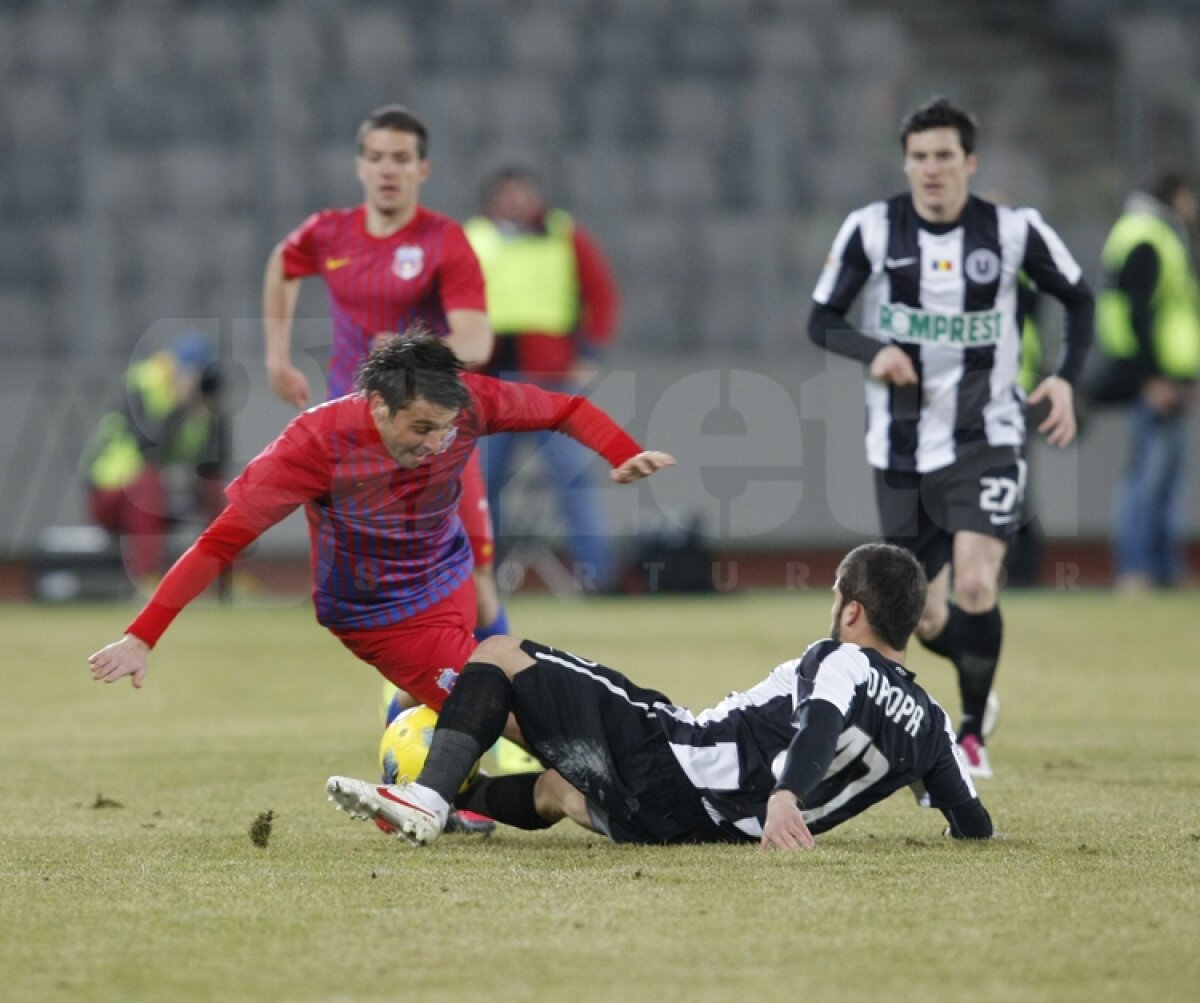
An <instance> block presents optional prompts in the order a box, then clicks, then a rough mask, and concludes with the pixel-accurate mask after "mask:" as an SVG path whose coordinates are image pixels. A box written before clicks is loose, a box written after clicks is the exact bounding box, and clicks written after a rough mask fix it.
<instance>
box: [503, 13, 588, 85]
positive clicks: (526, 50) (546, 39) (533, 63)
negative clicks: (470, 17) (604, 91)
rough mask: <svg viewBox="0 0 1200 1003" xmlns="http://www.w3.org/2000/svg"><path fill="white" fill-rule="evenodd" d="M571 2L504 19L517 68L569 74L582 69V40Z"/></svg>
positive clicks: (508, 42)
mask: <svg viewBox="0 0 1200 1003" xmlns="http://www.w3.org/2000/svg"><path fill="white" fill-rule="evenodd" d="M567 6H569V5H561V6H554V7H544V8H540V9H536V10H530V11H528V12H525V13H522V14H516V15H512V16H510V17H507V18H505V20H504V31H505V36H506V39H507V47H508V49H509V52H510V53H511V54H512V61H513V66H514V68H516V69H518V70H520V71H521V72H523V73H536V74H539V75H552V76H567V75H570V74H574V73H576V72H577V71H578V70H579V69H580V61H581V58H583V56H582V54H581V44H580V38H579V33H578V30H577V29H576V26H575V24H574V23H573V22H572V20H571V18H570V16H569V12H568V11H567V10H566V9H564V8H565V7H567Z"/></svg>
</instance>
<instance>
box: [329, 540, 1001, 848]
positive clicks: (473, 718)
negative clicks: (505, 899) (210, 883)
mask: <svg viewBox="0 0 1200 1003" xmlns="http://www.w3.org/2000/svg"><path fill="white" fill-rule="evenodd" d="M925 589H926V582H925V575H924V572H922V570H921V568H920V565H919V564H918V563H917V560H916V558H915V557H914V556H913V555H912V554H911V553H910V552H909V551H907V550H904V549H903V548H900V547H895V546H891V545H889V544H882V543H874V544H863V545H862V546H860V547H856V548H855V549H854V550H853V551H851V552H850V553H849V554H848V555H847V556H846V557H845V558H844V559H843V561H842V562H841V564H840V566H839V568H838V575H837V581H836V584H835V586H834V605H833V622H832V626H831V631H830V634H831V636H830V637H829V638H828V639H826V640H823V641H819V642H817V643H815V644H813V645H811V646H810V647H809V648H808V650H807V651H806V652H805V653H804V654H803V655H802V656H801V657H800V658H796V659H793V660H791V661H787V662H784V663H783V664H781V665H778V666H776V667H775V668H774V669H773V670H772V671H771V672H770V673H769V674H768V675H767V677H766V678H765V679H764V680H762V681H761V682H760V683H758V684H757V685H756V686H753V687H751V688H750V689H748V690H744V691H740V692H736V693H732V694H730V695H729V696H728V697H726V698H725V699H724V700H723V701H721V703H719V704H718V705H717V706H716V707H714V708H712V709H711V710H707V711H704V712H703V713H700V714H693V713H692V712H690V711H688V710H687V709H686V708H684V707H681V706H679V705H678V704H676V703H674V702H672V701H671V700H670V699H668V698H667V697H666V696H665V695H664V694H662V693H660V692H658V691H657V690H652V689H647V688H645V687H643V686H639V685H638V684H637V683H634V682H633V681H632V680H631V679H629V678H628V677H627V676H624V675H622V674H621V673H620V672H617V671H615V670H614V669H611V668H608V667H607V666H604V665H601V664H599V663H598V662H595V661H592V660H590V659H588V658H584V657H582V656H580V655H575V654H572V653H570V652H567V651H562V650H559V649H556V648H551V647H548V646H546V645H543V644H538V643H537V642H534V641H519V640H517V639H516V638H504V637H496V638H489V639H488V640H487V641H485V642H483V643H482V644H481V645H480V646H479V647H478V648H477V649H476V651H475V653H474V655H472V658H471V661H470V662H469V663H468V664H467V666H466V667H465V668H464V669H463V671H462V674H461V676H460V677H459V680H458V682H457V683H456V684H455V687H454V690H453V692H452V693H451V694H450V697H449V698H448V699H447V701H446V704H445V706H444V707H443V708H442V711H441V714H440V716H439V718H438V723H437V728H436V730H435V731H434V735H433V740H432V742H431V745H430V749H429V755H428V758H427V759H426V761H425V765H424V767H423V769H422V771H421V774H420V775H419V776H418V777H417V778H416V782H415V783H413V784H410V785H407V786H404V787H396V788H389V787H381V786H379V785H373V784H370V783H368V782H367V781H361V780H354V779H351V778H348V777H331V778H330V780H329V783H328V785H327V790H328V792H329V795H330V797H331V799H332V800H333V801H334V802H335V804H336V805H337V806H338V807H340V808H344V809H346V810H348V811H349V812H350V813H351V814H352V815H354V816H356V817H373V818H376V819H382V820H383V822H384V823H385V824H386V827H387V828H388V829H389V830H390V831H396V832H398V833H399V834H401V835H404V836H406V837H407V838H409V839H410V840H411V841H412V842H416V843H420V844H424V843H428V842H431V841H432V840H434V839H436V838H437V836H438V835H439V834H440V833H441V831H442V829H443V827H444V825H445V823H446V819H447V817H448V814H449V811H450V805H451V802H454V803H455V804H457V805H458V807H460V808H467V809H469V810H471V811H477V812H481V813H483V814H485V815H487V816H489V817H490V818H494V819H495V820H496V821H498V822H502V823H505V824H508V825H513V826H517V827H520V828H524V829H539V828H544V827H546V826H549V825H553V824H554V823H555V822H556V821H558V820H559V819H562V818H570V819H572V820H573V821H575V822H577V823H579V824H580V825H583V826H585V827H587V828H589V829H592V830H594V831H596V832H600V833H603V834H604V835H606V836H608V837H609V838H610V839H612V840H613V841H614V842H618V843H659V844H667V845H671V844H680V843H713V842H746V841H754V842H758V843H760V845H761V846H763V847H764V848H778V849H811V848H812V847H813V846H814V845H815V840H814V836H815V835H817V834H820V833H822V832H825V831H826V830H828V829H831V828H833V827H834V826H836V825H838V824H840V823H842V822H845V821H846V820H847V819H850V818H852V817H854V816H856V815H858V814H859V813H860V812H862V811H864V810H865V809H867V808H869V807H870V806H871V805H873V804H876V803H877V802H879V801H881V800H883V799H884V798H886V797H888V796H889V795H890V794H892V793H893V792H895V791H898V790H900V789H901V788H904V787H906V786H907V787H912V788H914V790H915V793H916V794H917V798H918V801H919V803H920V804H922V805H923V806H926V807H935V808H939V809H940V810H941V811H942V813H943V815H945V817H946V820H947V821H948V822H949V823H950V825H949V832H950V834H951V835H953V836H956V837H958V838H987V837H990V836H991V835H992V821H991V818H990V816H989V815H988V812H987V810H986V809H985V808H984V807H983V804H982V802H981V801H980V800H979V797H978V795H977V794H976V791H975V788H974V786H973V784H972V780H971V777H970V775H969V773H968V771H967V764H966V762H965V759H964V758H963V756H962V753H961V750H960V749H959V748H958V747H957V745H956V743H955V738H954V732H953V730H952V729H951V727H950V724H949V721H948V720H947V718H946V714H945V712H944V711H943V710H942V708H941V707H940V706H938V704H937V702H936V701H935V700H934V699H933V698H932V697H930V696H929V694H927V693H926V692H925V691H924V690H923V689H922V688H921V687H920V686H918V685H917V683H916V681H915V680H914V678H913V675H912V673H911V672H909V671H908V669H906V668H905V667H904V665H903V664H902V660H903V658H904V649H905V646H906V644H907V642H908V639H909V636H910V635H911V633H912V629H913V626H914V625H915V624H916V622H917V618H918V617H919V616H920V614H921V610H922V608H923V607H924V602H925ZM502 731H503V734H505V735H506V736H507V737H509V738H510V739H512V740H514V741H518V742H520V743H521V744H522V745H524V746H525V747H526V748H527V749H529V750H530V751H531V752H532V753H533V754H534V755H535V756H536V757H537V758H538V759H539V760H540V761H541V762H542V764H544V766H545V767H546V769H545V771H544V772H543V773H541V774H538V775H536V776H534V775H528V774H527V775H523V776H500V777H481V778H478V779H476V780H475V781H474V782H473V783H472V784H471V785H470V787H469V788H468V789H467V790H466V791H465V792H463V790H462V787H461V785H462V784H463V781H464V780H465V779H466V777H467V776H468V775H469V774H470V771H471V768H472V766H473V764H474V763H475V761H476V760H477V759H478V758H479V756H480V755H481V754H482V753H483V752H485V751H486V750H487V749H489V748H490V747H491V745H492V743H494V742H495V741H496V739H497V738H498V737H499V736H500V734H501V733H502Z"/></svg>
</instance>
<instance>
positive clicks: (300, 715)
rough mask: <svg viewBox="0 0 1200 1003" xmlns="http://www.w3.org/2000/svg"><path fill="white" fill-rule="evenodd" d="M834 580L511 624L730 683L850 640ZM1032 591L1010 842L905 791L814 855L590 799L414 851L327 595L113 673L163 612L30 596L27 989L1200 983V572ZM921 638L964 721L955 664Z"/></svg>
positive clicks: (691, 683)
mask: <svg viewBox="0 0 1200 1003" xmlns="http://www.w3.org/2000/svg"><path fill="white" fill-rule="evenodd" d="M829 604H830V600H829V595H828V594H827V593H820V592H817V593H790V594H783V593H779V594H761V595H734V596H722V597H716V598H712V599H698V600H669V599H652V600H647V599H639V600H636V601H635V600H597V601H590V602H586V603H583V602H580V603H560V602H554V601H552V600H549V599H540V598H539V599H532V598H531V599H524V598H518V599H516V600H515V601H513V602H512V604H511V609H510V613H511V616H512V620H513V623H514V624H515V625H516V627H517V628H518V629H519V631H520V632H521V633H524V634H528V635H530V636H533V637H536V638H538V639H539V640H543V641H546V642H548V643H553V644H558V645H561V646H563V647H567V648H571V649H574V650H577V651H579V652H580V653H582V654H586V655H588V656H590V657H595V658H598V659H600V660H603V661H605V662H607V663H609V664H611V665H614V666H615V667H617V668H620V669H622V670H624V671H626V672H628V673H629V674H630V675H632V676H633V677H634V678H635V679H637V680H638V681H640V682H644V683H646V684H648V685H653V686H657V687H658V688H661V689H663V690H665V691H666V692H668V693H670V694H671V695H672V696H673V697H674V698H675V699H677V700H679V701H681V702H683V703H687V704H689V705H690V706H693V707H695V708H700V707H704V706H709V705H711V704H712V703H714V702H716V701H717V700H718V699H719V698H720V697H721V696H723V695H724V694H725V692H727V691H728V690H730V689H733V688H738V687H742V686H745V685H749V684H751V683H753V682H755V681H757V680H758V679H759V678H761V677H762V676H763V675H765V673H766V671H767V670H768V669H769V668H770V667H771V666H773V665H774V664H776V663H777V662H779V661H782V660H784V659H786V658H790V657H794V656H795V655H798V654H799V653H800V651H801V650H802V649H803V647H804V646H805V645H806V644H807V643H808V641H810V640H811V639H813V638H815V637H817V636H821V635H823V634H824V632H825V631H826V630H827V626H828V618H829ZM1004 608H1005V614H1006V622H1007V627H1008V634H1007V642H1006V649H1005V656H1004V661H1003V663H1002V665H1001V672H1000V677H999V686H998V689H999V691H1000V693H1001V694H1002V697H1003V701H1004V704H1003V715H1002V719H1001V724H1000V729H999V730H998V732H997V734H996V735H995V737H994V739H993V742H992V743H991V746H990V748H991V752H992V759H993V763H994V765H995V767H996V771H997V776H996V779H994V780H992V781H984V782H982V783H981V784H980V788H981V793H982V796H983V797H984V799H985V801H986V803H987V804H988V806H989V808H990V809H991V811H992V814H993V817H994V819H995V820H996V823H997V825H998V828H999V829H1000V830H1001V831H1002V832H1003V833H1004V838H1003V839H1001V840H998V841H995V842H993V843H990V844H985V845H961V844H953V843H950V842H949V841H946V840H943V839H942V838H941V836H940V832H941V829H942V821H941V816H940V815H937V814H935V813H930V812H922V811H919V810H918V809H917V808H916V807H915V806H914V804H913V802H912V799H911V798H910V797H908V795H907V794H900V795H897V796H896V797H894V798H892V799H891V800H890V801H889V802H887V803H885V804H884V805H882V806H879V807H878V808H876V809H873V810H872V811H870V812H868V813H867V814H865V815H863V816H860V817H859V818H857V819H855V820H853V821H852V822H850V823H848V824H846V825H844V826H842V827H841V828H840V829H837V830H834V831H833V832H832V833H829V834H827V835H825V836H823V837H819V838H818V847H817V849H816V851H814V852H812V853H807V854H799V853H798V854H786V855H785V854H781V853H770V854H765V853H761V852H759V851H758V850H757V849H756V848H754V847H749V846H748V847H694V848H683V849H663V848H638V847H615V846H612V845H611V844H608V843H606V842H604V841H603V840H601V839H599V838H597V837H595V836H592V835H589V834H588V833H585V832H583V831H582V830H579V829H574V828H571V827H570V825H569V823H561V824H560V825H559V826H557V827H555V828H554V829H551V830H549V831H548V832H544V833H532V834H524V833H518V832H516V831H514V830H509V829H502V830H500V832H499V833H498V834H497V835H496V836H494V837H493V838H491V839H490V840H487V841H483V840H479V839H477V838H465V837H458V838H449V837H448V838H446V839H444V840H442V841H440V842H439V843H438V844H437V845H436V846H434V847H432V848H430V849H427V850H414V849H411V848H409V847H407V846H405V845H403V844H401V843H399V842H398V841H395V840H392V839H387V838H384V837H383V836H381V835H380V834H378V833H377V832H376V831H375V830H374V829H373V827H370V826H368V825H366V824H362V823H359V824H351V823H350V822H349V821H348V820H347V819H346V817H345V816H343V815H339V814H337V813H335V812H334V811H333V810H332V808H331V807H330V806H329V805H328V804H327V803H326V801H325V798H324V793H323V790H322V785H323V783H324V780H325V778H326V776H327V775H329V774H330V773H348V774H352V775H354V774H361V775H372V774H373V773H374V771H375V762H374V755H375V745H376V741H377V738H378V733H379V725H378V718H377V714H378V695H379V687H378V683H377V678H376V677H375V675H374V673H372V672H371V671H370V670H369V669H367V668H366V667H365V666H363V665H361V664H359V663H358V662H356V661H355V660H354V659H353V658H352V657H351V656H350V655H349V654H348V653H346V652H344V651H343V649H342V648H341V647H340V646H339V645H338V644H337V642H336V641H334V640H333V639H332V638H331V637H329V636H328V635H327V634H326V633H325V632H324V631H322V630H321V629H320V628H319V627H318V626H316V624H315V623H314V622H313V620H312V614H311V611H310V610H309V608H308V607H307V606H300V605H297V606H293V607H287V608H284V607H277V608H255V609H249V608H247V609H220V608H207V609H205V608H198V609H195V610H189V611H188V612H186V613H185V614H184V615H183V616H182V617H181V618H180V619H179V621H178V622H177V623H176V624H175V626H174V627H173V628H172V630H171V632H170V633H169V634H168V635H167V637H166V638H165V639H164V641H163V642H162V644H161V645H160V646H159V650H158V651H156V652H155V654H154V656H153V659H152V663H151V669H150V675H149V678H148V682H147V685H146V688H145V689H143V690H141V691H134V690H132V689H131V688H130V687H129V686H128V684H127V683H124V684H118V685H115V686H104V685H101V684H97V683H93V682H92V681H91V679H90V676H89V675H88V672H87V668H86V665H85V658H86V655H87V654H88V653H89V652H90V651H92V650H93V649H95V648H97V647H99V646H100V645H101V644H103V643H105V642H106V641H108V640H110V639H112V638H113V637H115V636H116V635H117V633H118V632H119V630H120V629H121V627H122V626H123V625H124V623H125V622H126V621H127V620H128V618H129V613H130V611H129V610H128V609H127V608H123V607H116V606H110V607H96V606H89V607H70V608H56V609H48V608H30V607H21V606H10V607H7V608H0V629H2V630H3V639H4V649H5V656H4V659H3V663H2V667H0V686H2V690H0V692H2V694H3V695H2V697H0V764H2V769H0V1000H5V1001H9V1000H11V1001H14V1003H15V1001H26V1000H38V1001H57V1000H64V1001H66V1000H70V1001H126V1000H147V1001H157V1000H167V1001H172V1003H174V1001H180V1003H187V1001H194V1000H195V1001H198V1000H221V1001H238V1000H248V1001H250V1000H253V1001H258V1000H263V1001H267V1000H270V1001H289V1003H293V1001H310V1000H311V1001H318V1000H329V1001H334V1000H337V1001H360V1000H362V1001H366V1000H381V1001H382V1000H397V999H400V1000H443V999H444V1000H458V999H465V998H490V999H494V1000H497V1001H501V1003H509V1001H523V1000H531V1001H532V1000H537V1001H543V1000H557V999H572V1000H581V1001H592V1000H597V1001H598V1000H621V1001H625V1003H629V1001H641V1000H655V1001H670V1000H681V1001H683V1000H686V1001H688V1003H702V1001H710V1000H711V1001H725V1000H751V999H757V1000H796V999H813V998H817V999H830V1000H842V1001H846V1000H851V1001H852V1000H880V999H885V998H891V999H893V1000H898V1001H900V1000H921V1001H924V1003H941V1001H947V1003H949V1001H954V1003H960V1001H962V1000H964V999H966V1000H972V1001H991V1000H995V1001H1012V1000H1020V1001H1054V1003H1058V1001H1075V1000H1078V1001H1081V1003H1082V1001H1089V1003H1092V1001H1097V1000H1122V1001H1126V1000H1180V1001H1183V1000H1191V999H1194V998H1195V994H1196V986H1197V985H1200V960H1198V955H1197V951H1196V946H1197V944H1200V738H1198V733H1197V728H1196V724H1195V721H1196V708H1197V705H1198V703H1200V674H1198V673H1197V671H1196V659H1197V652H1200V615H1197V611H1198V609H1200V604H1198V603H1197V597H1196V595H1195V594H1191V595H1188V594H1180V595H1177V596H1164V597H1153V598H1146V599H1139V600H1130V599H1121V598H1118V597H1115V596H1111V595H1108V594H1103V593H1069V594H1058V593H1036V594H1026V595H1019V594H1010V595H1008V596H1006V599H1005V606H1004ZM910 655H911V659H910V662H911V665H912V667H913V668H914V669H916V670H917V672H918V676H919V678H920V679H921V680H922V682H923V683H924V684H925V685H926V687H927V688H929V689H930V690H931V691H932V692H933V693H934V694H935V695H936V696H938V698H939V699H940V700H942V702H943V703H944V704H945V705H946V706H947V708H948V709H949V710H951V712H952V714H953V713H956V712H957V699H956V696H955V687H954V683H953V679H952V674H951V672H950V670H949V669H948V667H945V666H944V665H943V664H942V663H940V662H939V661H938V660H937V659H935V658H933V656H930V655H928V654H927V653H926V652H924V651H923V650H921V649H919V648H915V647H914V649H913V651H912V652H910ZM268 811H270V812H273V817H272V818H271V819H270V823H269V829H270V832H269V838H267V839H266V840H265V841H266V845H265V846H261V845H256V844H257V843H262V842H264V830H263V827H264V825H265V824H266V822H265V817H264V813H266V812H268ZM252 831H253V836H254V838H252Z"/></svg>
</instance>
